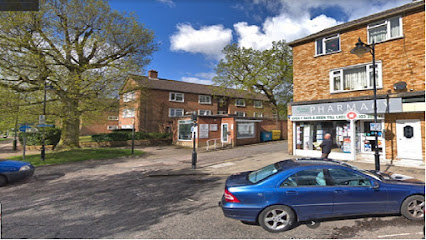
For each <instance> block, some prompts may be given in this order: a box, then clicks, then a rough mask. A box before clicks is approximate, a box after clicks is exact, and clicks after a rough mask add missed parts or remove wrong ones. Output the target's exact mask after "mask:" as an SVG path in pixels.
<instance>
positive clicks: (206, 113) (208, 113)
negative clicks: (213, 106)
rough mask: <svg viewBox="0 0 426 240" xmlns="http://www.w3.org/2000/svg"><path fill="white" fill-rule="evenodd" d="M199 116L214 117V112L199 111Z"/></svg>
mask: <svg viewBox="0 0 426 240" xmlns="http://www.w3.org/2000/svg"><path fill="white" fill-rule="evenodd" d="M198 115H200V116H209V115H212V111H210V110H198Z"/></svg>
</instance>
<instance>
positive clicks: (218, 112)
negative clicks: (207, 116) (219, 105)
mask: <svg viewBox="0 0 426 240" xmlns="http://www.w3.org/2000/svg"><path fill="white" fill-rule="evenodd" d="M217 114H228V111H217Z"/></svg>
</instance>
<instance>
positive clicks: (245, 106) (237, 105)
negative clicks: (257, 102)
mask: <svg viewBox="0 0 426 240" xmlns="http://www.w3.org/2000/svg"><path fill="white" fill-rule="evenodd" d="M235 106H236V107H246V106H242V105H235Z"/></svg>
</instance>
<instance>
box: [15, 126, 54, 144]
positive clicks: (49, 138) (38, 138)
mask: <svg viewBox="0 0 426 240" xmlns="http://www.w3.org/2000/svg"><path fill="white" fill-rule="evenodd" d="M38 130H39V131H38V132H36V133H23V132H20V133H19V135H18V137H19V142H20V143H21V145H22V144H24V134H25V135H26V144H27V145H28V146H40V145H42V142H43V130H42V129H41V128H39V129H38ZM44 134H45V135H44V136H45V145H55V146H56V145H57V144H58V142H59V140H60V139H61V129H59V128H46V129H45V131H44Z"/></svg>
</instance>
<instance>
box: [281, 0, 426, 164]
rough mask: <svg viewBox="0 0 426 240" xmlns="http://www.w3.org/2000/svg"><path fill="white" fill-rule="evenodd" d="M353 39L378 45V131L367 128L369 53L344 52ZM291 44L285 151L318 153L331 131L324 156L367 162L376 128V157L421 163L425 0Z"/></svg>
mask: <svg viewBox="0 0 426 240" xmlns="http://www.w3.org/2000/svg"><path fill="white" fill-rule="evenodd" d="M358 38H360V39H361V40H362V41H363V42H364V43H366V44H371V43H372V42H373V41H374V42H375V43H376V45H375V56H376V76H377V77H376V79H377V84H376V85H377V107H378V113H379V115H378V116H379V122H380V123H381V127H382V131H380V132H375V131H371V129H370V123H372V122H373V118H374V116H373V112H374V110H373V100H372V99H373V79H372V76H373V74H372V71H373V70H372V55H371V54H365V55H364V56H362V57H361V58H359V57H357V56H356V55H354V54H351V53H350V51H351V49H353V48H354V47H355V43H357V41H358ZM289 45H290V46H291V47H292V48H293V59H294V60H293V62H294V70H293V71H294V72H293V74H294V80H293V82H294V97H293V102H292V104H291V106H289V108H288V110H289V119H290V120H291V122H289V124H288V133H289V142H288V143H289V151H290V153H291V154H294V155H304V156H312V157H320V156H321V150H320V149H319V147H318V145H319V144H320V143H321V142H322V139H323V136H324V134H325V133H327V132H329V133H331V134H332V136H333V142H334V149H333V151H332V153H331V154H330V158H335V159H345V160H355V159H358V160H367V161H371V162H373V161H374V149H372V146H374V144H375V134H378V145H379V150H380V157H381V161H382V163H383V162H391V163H393V164H397V165H405V166H409V165H416V166H423V165H424V159H425V125H424V120H425V3H424V1H414V2H412V3H409V4H406V5H403V6H401V7H398V8H394V9H390V10H387V11H384V12H381V13H377V14H374V15H370V16H367V17H364V18H361V19H358V20H354V21H351V22H347V23H344V24H341V25H337V26H334V27H331V28H328V29H325V30H323V31H321V32H318V33H315V34H312V35H310V36H307V37H304V38H301V39H298V40H295V41H293V42H291V43H289ZM348 113H349V115H348ZM350 113H352V114H350ZM353 113H355V114H353ZM354 117H355V118H354ZM350 118H354V119H350Z"/></svg>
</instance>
